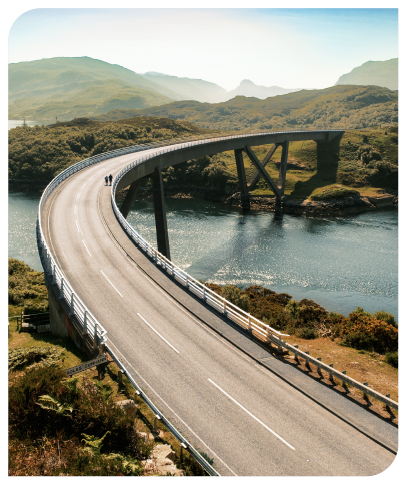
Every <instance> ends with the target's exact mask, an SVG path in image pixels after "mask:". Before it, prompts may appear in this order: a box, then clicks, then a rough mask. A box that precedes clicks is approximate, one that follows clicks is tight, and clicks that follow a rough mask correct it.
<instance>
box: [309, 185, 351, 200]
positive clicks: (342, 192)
mask: <svg viewBox="0 0 406 484" xmlns="http://www.w3.org/2000/svg"><path fill="white" fill-rule="evenodd" d="M346 197H359V193H358V192H357V190H351V189H350V188H328V189H327V190H326V191H325V192H323V193H318V194H316V195H312V196H311V199H312V200H315V201H324V200H331V199H333V198H346Z"/></svg>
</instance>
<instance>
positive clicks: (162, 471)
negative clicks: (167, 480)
mask: <svg viewBox="0 0 406 484" xmlns="http://www.w3.org/2000/svg"><path fill="white" fill-rule="evenodd" d="M174 458H175V452H174V451H173V450H172V447H171V446H170V445H167V444H165V445H163V444H159V445H156V446H155V447H154V448H153V449H152V452H151V454H150V455H149V457H148V459H147V460H144V461H142V462H141V463H142V465H143V466H144V471H145V473H147V474H159V475H161V476H166V475H167V474H172V475H175V476H184V475H185V473H184V472H183V471H182V470H181V469H178V468H177V467H176V465H175V464H174V463H173V460H172V459H174Z"/></svg>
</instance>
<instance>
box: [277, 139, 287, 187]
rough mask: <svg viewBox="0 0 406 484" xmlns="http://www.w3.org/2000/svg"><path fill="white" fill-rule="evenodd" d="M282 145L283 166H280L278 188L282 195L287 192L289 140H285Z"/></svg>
mask: <svg viewBox="0 0 406 484" xmlns="http://www.w3.org/2000/svg"><path fill="white" fill-rule="evenodd" d="M281 145H282V156H281V166H280V167H279V180H278V188H279V190H280V192H281V195H284V194H285V182H286V170H287V167H288V151H289V141H284V142H283V143H281Z"/></svg>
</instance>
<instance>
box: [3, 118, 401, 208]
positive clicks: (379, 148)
mask: <svg viewBox="0 0 406 484" xmlns="http://www.w3.org/2000/svg"><path fill="white" fill-rule="evenodd" d="M209 132H214V131H213V130H212V131H210V130H205V129H202V128H200V127H198V126H195V125H193V124H190V123H188V122H186V121H174V120H171V119H165V118H154V117H136V118H131V119H123V120H119V121H115V122H100V121H91V120H89V119H86V118H85V119H75V120H73V121H70V122H62V123H57V124H54V125H50V126H46V127H40V126H34V127H32V128H31V127H28V126H26V127H19V128H14V129H11V130H10V131H9V179H10V180H28V181H34V182H36V183H37V184H38V185H42V186H44V185H45V184H47V183H48V182H49V181H50V180H51V179H52V178H53V177H54V176H55V175H56V174H57V173H59V172H60V171H62V170H63V169H65V168H66V167H68V166H69V165H71V164H73V163H75V162H77V161H80V160H82V159H84V158H87V157H89V156H92V155H95V154H98V153H102V152H104V151H109V150H113V149H117V148H122V147H125V146H132V145H136V144H142V143H148V142H153V141H160V140H165V139H172V138H176V137H182V136H193V135H202V134H206V133H209ZM215 134H216V135H219V134H221V132H218V131H217V132H216V133H215ZM269 148H270V146H256V147H254V148H253V150H254V152H255V153H256V154H257V156H258V157H259V158H260V159H262V158H263V157H264V156H265V154H266V153H267V151H268V150H269ZM280 156H281V148H278V149H277V150H276V151H275V153H274V154H273V156H272V158H271V161H270V162H269V163H268V165H267V166H266V170H267V171H268V173H269V174H270V175H271V177H273V179H277V178H278V173H279V166H278V162H279V160H280ZM289 162H290V163H292V165H291V168H290V169H288V172H287V180H286V189H285V192H286V194H287V195H290V196H291V197H292V198H296V199H305V198H308V197H310V196H312V195H317V194H320V193H322V192H323V190H326V189H331V188H333V189H336V188H339V187H336V184H340V185H344V186H345V187H350V188H352V189H355V190H357V191H359V192H361V194H362V193H364V192H366V191H370V190H371V189H372V191H374V190H375V191H376V190H377V189H386V190H396V189H397V181H398V178H397V177H398V133H397V126H393V127H390V128H386V129H368V130H367V129H366V130H362V131H346V132H345V133H344V135H343V136H342V137H341V138H337V139H336V141H334V142H333V143H331V144H330V145H326V146H325V147H323V146H321V145H320V146H319V147H318V145H317V143H315V142H313V141H305V142H301V141H300V142H293V143H290V145H289ZM244 164H245V168H246V173H247V179H249V177H250V176H251V175H252V174H253V173H254V172H255V168H254V166H253V165H252V164H251V162H250V160H249V159H248V157H247V156H245V155H244ZM299 165H301V166H302V167H304V168H305V169H302V168H301V167H300V166H299ZM295 166H298V169H295ZM163 175H164V184H165V186H166V187H177V190H178V191H179V192H182V191H188V190H189V189H190V188H200V189H215V190H217V191H218V192H220V193H223V194H224V195H230V194H232V193H234V192H236V191H238V183H237V180H238V179H237V170H236V164H235V158H234V153H233V152H232V151H231V152H225V153H219V154H216V155H213V156H210V157H203V158H201V159H198V160H190V161H188V162H185V163H182V164H179V165H176V166H174V167H171V168H168V169H167V170H165V171H164V172H163ZM253 194H254V195H270V194H271V192H270V190H269V188H268V187H267V185H266V183H265V181H264V180H263V179H262V178H261V179H260V180H259V182H258V184H257V186H256V187H255V190H254V191H253Z"/></svg>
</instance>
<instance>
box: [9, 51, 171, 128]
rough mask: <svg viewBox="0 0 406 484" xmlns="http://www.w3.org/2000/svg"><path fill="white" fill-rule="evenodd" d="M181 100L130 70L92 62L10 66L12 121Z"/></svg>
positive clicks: (57, 60) (55, 60)
mask: <svg viewBox="0 0 406 484" xmlns="http://www.w3.org/2000/svg"><path fill="white" fill-rule="evenodd" d="M172 95H174V96H177V95H176V94H175V93H173V92H172V91H171V90H170V89H167V88H166V87H164V86H160V85H158V84H155V83H154V82H153V81H151V80H148V79H146V78H144V77H143V76H141V75H139V74H136V73H135V72H133V71H130V70H129V69H125V68H124V67H121V66H118V65H112V64H109V63H107V62H103V61H99V60H96V59H91V58H89V57H56V58H53V59H42V60H37V61H32V62H19V63H17V64H9V119H21V118H23V117H25V118H31V119H41V120H46V119H52V118H54V117H55V116H58V119H60V120H69V119H72V118H74V117H80V116H91V115H96V114H100V113H105V112H107V111H109V110H111V109H115V108H122V107H126V108H145V107H149V106H155V105H159V104H165V103H168V102H170V101H172V100H173V99H175V98H176V97H171V96H172Z"/></svg>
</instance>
